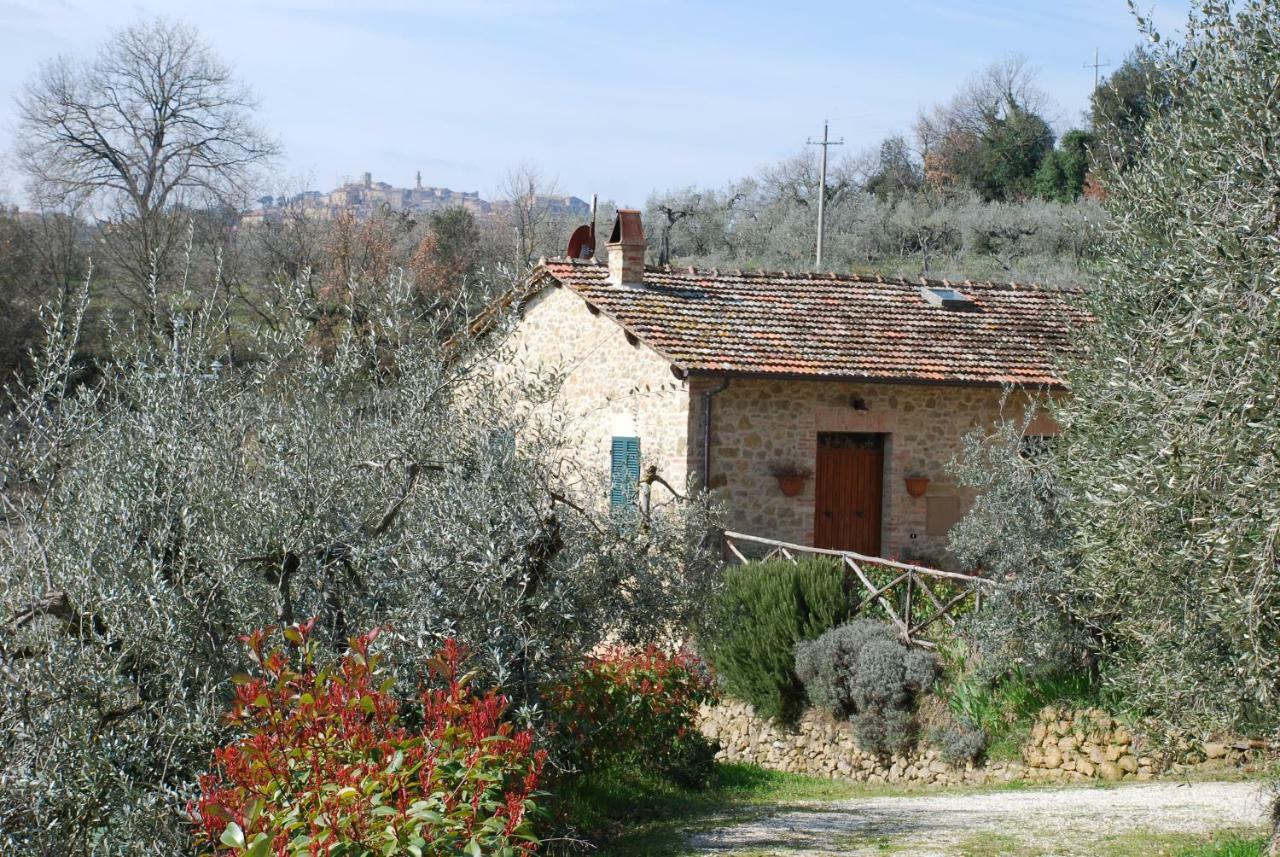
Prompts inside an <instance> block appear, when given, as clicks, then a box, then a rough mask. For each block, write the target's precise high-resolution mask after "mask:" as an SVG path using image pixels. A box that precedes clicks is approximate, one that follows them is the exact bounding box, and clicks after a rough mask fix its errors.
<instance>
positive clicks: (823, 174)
mask: <svg viewBox="0 0 1280 857" xmlns="http://www.w3.org/2000/svg"><path fill="white" fill-rule="evenodd" d="M805 145H808V146H821V147H822V169H821V171H820V172H819V173H818V254H817V259H816V260H815V261H814V263H813V267H814V270H816V271H821V270H822V235H823V233H824V232H825V231H826V226H827V219H826V214H827V212H826V208H827V148H828V147H829V146H843V145H844V138H843V137H841V138H840V139H839V140H828V139H827V120H825V119H823V120H822V142H821V143H819V142H818V141H816V140H805Z"/></svg>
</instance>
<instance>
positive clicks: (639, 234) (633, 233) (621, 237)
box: [609, 208, 644, 244]
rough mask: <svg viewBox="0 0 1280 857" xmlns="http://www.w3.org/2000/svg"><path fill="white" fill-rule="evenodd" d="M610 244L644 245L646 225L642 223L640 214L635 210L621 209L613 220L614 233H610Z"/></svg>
mask: <svg viewBox="0 0 1280 857" xmlns="http://www.w3.org/2000/svg"><path fill="white" fill-rule="evenodd" d="M609 243H610V244H643V243H644V225H643V224H641V222H640V212H639V211H637V210H636V209H634V208H619V209H618V214H617V216H616V217H615V218H614V219H613V231H612V232H611V233H609Z"/></svg>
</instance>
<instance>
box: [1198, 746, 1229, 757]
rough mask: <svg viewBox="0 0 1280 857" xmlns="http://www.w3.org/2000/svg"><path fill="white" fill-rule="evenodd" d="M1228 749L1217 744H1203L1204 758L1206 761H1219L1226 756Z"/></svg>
mask: <svg viewBox="0 0 1280 857" xmlns="http://www.w3.org/2000/svg"><path fill="white" fill-rule="evenodd" d="M1229 749H1230V748H1229V747H1227V745H1226V744H1218V743H1212V744H1205V745H1204V755H1205V758H1207V759H1221V758H1223V757H1224V756H1226V755H1227V751H1228V750H1229Z"/></svg>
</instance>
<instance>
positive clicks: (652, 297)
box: [528, 259, 1089, 387]
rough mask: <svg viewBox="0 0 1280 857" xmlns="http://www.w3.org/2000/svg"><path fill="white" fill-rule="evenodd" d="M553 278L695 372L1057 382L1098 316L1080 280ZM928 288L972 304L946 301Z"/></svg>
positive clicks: (557, 273)
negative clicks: (1076, 331)
mask: <svg viewBox="0 0 1280 857" xmlns="http://www.w3.org/2000/svg"><path fill="white" fill-rule="evenodd" d="M548 279H550V280H553V281H554V282H556V283H558V284H560V285H562V286H565V287H567V288H569V289H572V290H573V291H574V292H576V293H577V294H578V295H580V296H581V297H582V298H583V299H584V300H585V301H586V302H587V303H588V304H590V305H591V306H593V307H594V308H596V309H598V310H600V311H601V312H602V313H604V314H605V315H607V316H608V317H610V318H612V319H613V320H614V321H615V322H617V323H618V324H619V325H620V326H622V327H623V328H624V329H625V330H626V331H628V332H629V333H631V334H632V335H634V336H636V337H637V338H639V339H640V340H641V341H643V342H645V343H646V344H647V345H649V346H650V347H651V348H653V349H654V350H655V351H657V352H658V353H659V354H661V355H662V356H664V357H665V358H667V359H668V360H670V361H671V362H672V364H673V365H675V366H676V367H678V368H680V369H682V370H684V371H687V372H705V373H715V374H721V373H724V374H750V375H774V376H781V377H812V378H841V379H844V378H857V379H868V380H882V381H890V380H893V381H916V382H926V383H943V384H947V383H968V384H1006V383H1011V384H1021V385H1027V386H1055V387H1056V386H1062V385H1063V382H1062V380H1061V378H1060V376H1059V374H1058V372H1057V370H1056V368H1055V356H1056V355H1057V354H1059V353H1065V352H1071V351H1072V350H1073V347H1072V341H1073V336H1072V330H1073V328H1076V327H1078V326H1079V325H1081V324H1083V323H1085V322H1087V320H1088V318H1089V316H1088V315H1087V313H1086V312H1085V311H1084V310H1083V309H1082V308H1081V307H1080V305H1079V304H1080V302H1079V300H1078V299H1079V297H1080V296H1081V290H1080V289H1076V288H1054V287H1047V286H1039V285H1017V284H994V283H974V282H968V281H966V282H963V283H953V282H948V281H945V280H941V281H940V280H924V279H920V280H906V279H900V278H894V279H889V278H882V277H874V278H866V277H849V276H838V275H835V274H809V273H787V272H785V271H784V272H766V271H758V272H757V271H717V270H714V269H713V270H696V269H693V268H680V269H674V268H671V267H669V266H664V267H661V268H658V267H653V266H647V267H646V268H645V278H644V285H643V287H636V286H617V285H614V284H612V283H610V281H609V271H608V266H607V265H605V264H603V263H600V262H594V261H590V260H588V261H580V260H576V259H552V260H544V261H542V262H540V264H539V267H538V268H537V269H536V270H535V271H534V274H533V276H532V277H531V278H530V280H529V281H528V283H529V286H530V288H531V289H532V290H536V289H538V288H540V287H541V286H543V285H545V284H546V283H547V281H548ZM925 288H938V289H941V288H951V289H956V290H958V291H960V292H961V293H962V294H963V295H964V296H965V297H966V298H968V299H969V300H970V301H972V306H970V307H968V308H966V309H947V308H943V307H940V306H934V305H932V304H931V303H930V302H929V301H928V300H926V298H925V295H924V289H925Z"/></svg>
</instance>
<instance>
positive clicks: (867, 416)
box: [503, 210, 1086, 566]
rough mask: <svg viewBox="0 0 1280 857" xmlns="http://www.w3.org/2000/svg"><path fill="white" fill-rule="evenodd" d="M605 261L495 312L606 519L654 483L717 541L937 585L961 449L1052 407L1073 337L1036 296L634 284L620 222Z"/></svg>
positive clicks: (670, 273) (742, 278)
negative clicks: (606, 508) (698, 492)
mask: <svg viewBox="0 0 1280 857" xmlns="http://www.w3.org/2000/svg"><path fill="white" fill-rule="evenodd" d="M607 251H608V252H607V257H608V261H607V262H597V261H595V260H592V259H586V260H580V259H569V258H557V259H550V260H542V261H540V263H539V264H538V266H537V268H536V269H535V270H534V271H533V272H532V273H531V275H530V276H529V277H528V278H527V280H526V281H525V282H524V283H523V285H522V286H521V287H520V288H519V289H518V290H517V291H516V292H514V293H513V294H512V295H511V296H509V298H508V300H507V301H505V302H504V303H503V307H504V308H505V309H506V310H508V311H512V312H515V313H517V314H518V319H517V320H515V321H514V322H513V327H512V329H511V338H510V340H509V343H508V346H509V349H510V353H511V354H513V355H514V357H513V360H514V361H515V364H516V365H518V366H522V367H526V368H528V367H537V366H544V367H545V366H555V367H558V368H559V369H560V370H561V371H562V372H564V378H565V380H564V385H563V389H562V392H561V396H562V399H563V401H562V405H563V407H564V409H565V411H566V413H567V415H568V417H569V419H570V420H571V421H572V422H571V424H572V425H573V426H574V428H573V437H574V443H575V445H576V447H575V450H574V454H575V455H576V456H579V457H580V459H581V461H582V462H584V463H586V464H589V465H592V466H594V467H598V468H599V469H600V470H603V471H608V472H609V473H610V482H609V484H611V485H612V490H611V491H610V496H609V498H608V499H609V502H612V503H626V502H633V501H634V496H635V490H634V489H635V484H636V480H637V478H638V477H639V475H640V474H641V473H642V472H643V470H644V468H646V467H648V466H653V467H655V468H656V470H657V473H658V474H659V475H661V476H662V477H663V478H664V479H665V480H666V481H667V482H669V483H670V484H671V485H673V486H684V485H686V484H688V485H690V486H693V487H696V486H699V485H706V486H709V487H710V488H711V489H713V490H714V491H715V492H716V493H717V494H718V495H719V496H720V498H721V499H722V501H723V502H724V504H725V506H726V508H727V513H728V521H727V524H728V527H729V529H732V530H736V531H739V532H744V533H749V534H752V535H758V536H765V537H767V538H774V539H779V540H783V541H789V542H795V543H800V544H805V545H813V546H816V547H829V548H837V549H844V550H853V551H856V552H858V553H862V554H867V555H872V556H884V557H890V558H894V557H896V558H899V559H907V560H910V559H914V560H917V561H927V562H933V563H937V564H939V565H942V566H946V565H948V562H947V557H946V555H945V544H946V540H945V536H946V534H947V531H948V530H949V528H950V527H951V526H952V525H953V524H954V523H955V522H956V521H957V520H958V519H959V518H960V517H961V515H962V514H963V512H964V510H965V508H966V506H967V504H968V502H969V501H970V499H971V498H969V497H967V496H966V495H965V493H964V491H962V490H961V489H960V488H959V487H957V485H956V484H955V483H954V481H953V480H952V478H951V477H950V475H949V474H948V466H947V465H948V463H949V462H950V461H951V459H952V458H953V457H954V456H955V455H956V454H957V453H958V452H959V450H960V448H961V443H962V438H963V436H964V435H965V434H966V433H968V432H969V431H970V430H971V429H973V428H974V427H977V426H983V425H989V424H991V423H992V422H993V421H994V420H996V419H997V418H998V417H1000V416H1001V415H1002V414H1003V415H1004V416H1008V417H1013V418H1020V417H1021V415H1022V413H1023V409H1024V408H1025V407H1027V405H1028V403H1030V402H1033V401H1035V400H1036V399H1038V398H1040V397H1043V396H1046V395H1058V394H1061V393H1062V392H1063V390H1064V387H1063V382H1062V380H1061V379H1060V377H1059V376H1058V374H1057V373H1056V371H1055V368H1054V366H1055V354H1057V353H1058V352H1063V351H1068V350H1070V348H1071V332H1072V330H1073V328H1075V327H1077V326H1078V325H1079V324H1080V323H1081V322H1082V321H1083V320H1084V319H1085V318H1086V316H1084V315H1083V313H1082V312H1081V311H1080V310H1078V309H1076V308H1075V304H1076V301H1075V298H1076V297H1078V292H1076V291H1074V290H1071V289H1057V288H1049V287H1043V286H1038V285H1030V286H1027V285H1015V284H993V283H975V282H967V281H966V282H963V283H954V282H948V281H945V280H943V281H937V280H905V279H890V278H879V277H875V278H868V277H855V276H839V275H836V274H827V273H788V272H785V271H784V272H758V271H737V270H734V271H727V270H714V269H713V270H695V269H691V268H678V269H677V268H672V267H670V266H663V267H654V266H646V265H645V262H644V259H645V237H644V232H643V228H642V225H641V222H640V214H639V212H636V211H627V210H623V211H620V212H618V219H617V220H616V221H615V223H614V226H613V232H612V236H611V240H610V241H609V242H608V244H607ZM1055 431H1056V427H1055V426H1053V425H1052V423H1051V421H1049V420H1048V419H1047V418H1046V417H1043V416H1039V417H1035V418H1034V419H1033V421H1032V422H1031V424H1030V428H1029V431H1028V433H1029V434H1044V435H1047V434H1052V433H1053V432H1055ZM780 474H781V475H782V476H786V475H788V474H790V475H792V476H794V477H796V478H789V479H784V478H780ZM600 499H601V501H602V502H603V501H604V498H600Z"/></svg>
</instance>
